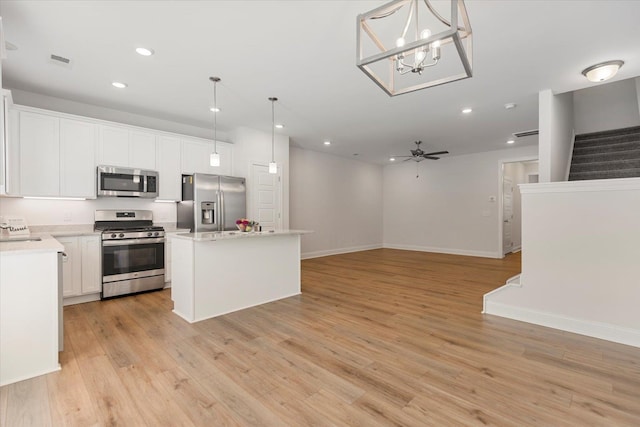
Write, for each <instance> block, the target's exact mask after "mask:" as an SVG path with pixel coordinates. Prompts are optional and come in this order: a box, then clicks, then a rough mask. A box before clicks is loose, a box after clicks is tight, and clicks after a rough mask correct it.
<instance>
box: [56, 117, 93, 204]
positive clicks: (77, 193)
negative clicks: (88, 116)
mask: <svg viewBox="0 0 640 427" xmlns="http://www.w3.org/2000/svg"><path fill="white" fill-rule="evenodd" d="M96 133H97V129H96V126H95V125H94V124H92V123H87V122H83V121H79V120H70V119H60V195H61V196H65V197H86V198H89V199H95V198H96V178H95V177H96V167H95V164H96V159H95V157H96V140H97V136H96Z"/></svg>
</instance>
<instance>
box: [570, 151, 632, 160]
mask: <svg viewBox="0 0 640 427" xmlns="http://www.w3.org/2000/svg"><path fill="white" fill-rule="evenodd" d="M594 159H596V160H595V161H613V160H624V159H629V160H634V159H640V149H637V150H627V151H608V152H606V153H575V152H574V153H573V158H572V163H573V162H576V163H589V162H593V161H594Z"/></svg>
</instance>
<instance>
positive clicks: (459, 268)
mask: <svg viewBox="0 0 640 427" xmlns="http://www.w3.org/2000/svg"><path fill="white" fill-rule="evenodd" d="M519 271H520V257H519V254H515V255H509V256H508V257H507V258H505V259H504V260H493V259H484V258H473V257H461V256H453V255H442V254H431V253H422V252H411V251H399V250H391V249H379V250H372V251H365V252H359V253H353V254H345V255H338V256H330V257H324V258H318V259H312V260H305V261H303V262H302V290H303V293H302V295H300V296H297V297H292V298H288V299H285V300H281V301H277V302H274V303H270V304H265V305H262V306H260V307H254V308H250V309H247V310H243V311H240V312H236V313H232V314H229V315H225V316H221V317H218V318H215V319H210V320H207V321H203V322H200V323H197V324H193V325H191V324H188V323H187V322H185V321H184V320H182V319H181V318H179V317H178V316H176V315H174V314H173V313H171V308H172V302H171V298H170V292H169V291H160V292H153V293H148V294H142V295H137V296H130V297H126V298H120V299H115V300H110V301H102V302H91V303H86V304H80V305H75V306H70V307H66V308H65V351H64V352H63V353H61V362H62V371H60V372H56V373H52V374H49V375H45V376H41V377H38V378H34V379H32V380H28V381H22V382H20V383H17V384H13V385H9V386H5V387H2V388H1V389H0V425H2V426H10V427H14V426H48V425H54V426H63V425H64V426H115V425H121V426H162V425H167V426H192V425H195V426H316V425H317V426H346V425H349V426H352V425H353V426H356V425H358V426H360V425H361V426H447V425H455V426H458V425H499V426H536V425H543V426H587V425H600V426H638V425H640V349H638V348H633V347H628V346H624V345H620V344H614V343H610V342H606V341H602V340H597V339H592V338H588V337H584V336H580V335H575V334H570V333H565V332H561V331H557V330H553V329H548V328H543V327H538V326H534V325H530V324H526V323H521V322H516V321H511V320H507V319H502V318H499V317H493V316H489V315H482V314H481V313H480V311H481V309H482V295H483V294H484V293H486V292H488V291H490V290H492V289H495V288H497V287H499V286H501V285H502V284H504V282H505V280H506V279H507V278H509V277H511V276H513V275H515V274H517V273H518V272H519Z"/></svg>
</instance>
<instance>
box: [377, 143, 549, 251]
mask: <svg viewBox="0 0 640 427" xmlns="http://www.w3.org/2000/svg"><path fill="white" fill-rule="evenodd" d="M536 156H537V147H536V146H527V147H516V148H510V149H505V150H498V151H490V152H485V153H477V154H469V155H464V156H451V157H443V158H441V159H440V160H438V161H429V160H425V161H423V162H421V163H419V164H418V169H419V174H420V177H419V178H416V163H414V162H404V163H398V164H393V165H388V166H385V167H384V174H383V181H384V182H383V194H384V246H385V247H391V248H399V249H410V250H422V251H429V252H442V253H453V254H461V255H475V256H486V257H495V258H500V257H502V254H501V253H500V242H501V241H502V236H501V233H500V225H499V217H500V216H499V201H498V198H499V194H500V193H501V191H502V182H501V176H500V167H501V163H502V161H509V160H518V159H522V158H527V157H528V158H535V157H536ZM491 197H494V198H495V201H490V198H491Z"/></svg>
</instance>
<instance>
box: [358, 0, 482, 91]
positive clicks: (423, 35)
mask: <svg viewBox="0 0 640 427" xmlns="http://www.w3.org/2000/svg"><path fill="white" fill-rule="evenodd" d="M471 51H472V37H471V25H470V24H469V17H468V16H467V9H466V7H465V5H464V1H463V0H394V1H392V2H389V3H387V4H384V5H382V6H380V7H378V8H376V9H373V10H371V11H369V12H367V13H363V14H360V15H358V32H357V54H358V56H357V61H356V65H357V66H358V67H359V68H360V69H361V70H362V71H363V72H364V73H365V74H366V75H367V76H369V78H371V80H373V81H374V82H375V83H376V84H377V85H378V86H380V88H381V89H382V90H384V91H385V92H386V93H387V94H388V95H389V96H396V95H402V94H403V93H408V92H413V91H416V90H420V89H426V88H428V87H432V86H438V85H441V84H445V83H449V82H453V81H456V80H461V79H466V78H469V77H471V76H472V74H473V73H472V52H471Z"/></svg>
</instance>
